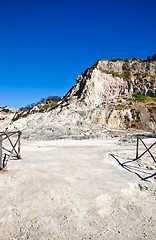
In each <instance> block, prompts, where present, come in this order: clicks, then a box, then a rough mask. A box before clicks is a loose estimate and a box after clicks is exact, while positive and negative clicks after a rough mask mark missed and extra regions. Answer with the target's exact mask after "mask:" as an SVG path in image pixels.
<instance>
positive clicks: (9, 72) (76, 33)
mask: <svg viewBox="0 0 156 240" xmlns="http://www.w3.org/2000/svg"><path fill="white" fill-rule="evenodd" d="M155 12H156V1H155V0H148V1H147V0H131V1H125V0H124V1H123V0H121V1H115V0H109V1H108V0H107V1H105V0H103V1H102V0H96V1H95V0H94V1H92V0H79V1H77V0H66V1H63V0H60V1H59V0H57V1H53V0H0V106H6V105H7V106H9V107H16V108H19V107H23V106H26V105H27V104H31V103H33V102H37V101H39V100H40V99H41V98H43V97H48V96H55V95H58V96H63V95H64V94H65V93H66V92H67V91H68V90H69V89H70V88H71V87H72V86H73V84H74V83H75V79H76V77H77V75H80V74H81V73H82V72H83V71H84V70H85V69H86V68H88V67H89V66H91V65H92V64H94V63H95V62H96V61H97V60H98V59H112V58H133V57H137V58H142V59H146V57H147V56H148V55H152V54H155V53H156V14H155Z"/></svg>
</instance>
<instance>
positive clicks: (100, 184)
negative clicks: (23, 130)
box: [0, 138, 156, 240]
mask: <svg viewBox="0 0 156 240" xmlns="http://www.w3.org/2000/svg"><path fill="white" fill-rule="evenodd" d="M110 154H115V156H121V157H122V158H123V157H125V158H126V157H132V158H133V157H134V156H135V147H134V143H129V144H127V143H122V142H119V141H118V139H111V138H109V139H105V140H84V141H72V140H69V141H68V140H66V141H63V140H62V141H49V142H48V141H46V142H41V141H40V142H39V141H38V142H37V141H36V142H30V141H24V140H23V142H22V157H23V160H18V161H10V162H9V164H8V168H7V171H4V172H1V173H0V240H7V239H31V240H40V239H41V240H42V239H44V240H48V239H50V240H51V239H61V240H66V239H72V240H78V239H102V240H105V239H111V240H118V239H120V240H122V239H124V240H125V239H133V240H134V239H136V240H138V239H148V240H149V239H151V240H154V239H156V227H155V226H156V214H155V209H156V197H155V196H156V195H155V193H154V189H155V184H154V182H153V183H150V182H148V183H147V182H144V181H141V179H140V178H139V177H138V176H137V175H136V174H134V173H131V172H129V171H126V170H125V169H123V168H122V167H121V166H120V165H119V164H118V162H117V161H116V160H115V158H113V157H112V156H110Z"/></svg>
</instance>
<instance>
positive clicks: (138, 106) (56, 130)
mask: <svg viewBox="0 0 156 240" xmlns="http://www.w3.org/2000/svg"><path fill="white" fill-rule="evenodd" d="M155 97H156V61H154V60H153V61H152V60H149V61H141V60H130V59H129V60H126V61H122V60H115V61H113V60H112V61H110V60H99V61H98V62H96V63H95V64H94V65H93V66H92V67H90V68H88V69H87V70H86V71H84V72H83V73H82V75H80V76H78V77H77V78H76V83H75V84H74V86H73V87H72V88H71V89H70V90H69V92H68V93H67V94H66V95H65V96H64V97H63V98H62V99H59V101H58V102H57V103H55V104H54V102H53V103H52V102H49V103H47V102H42V104H41V103H40V104H38V105H36V106H33V107H32V108H29V109H22V110H19V111H18V112H17V113H16V115H15V117H14V118H13V121H12V123H11V125H10V126H9V129H16V128H19V129H21V130H22V131H23V136H25V137H29V138H37V139H56V138H64V137H78V136H79V137H80V138H81V137H82V138H83V137H84V136H87V137H92V136H96V137H98V136H103V135H104V134H105V133H106V131H107V130H112V129H128V128H138V129H143V130H152V131H155V126H156V113H155V112H156V104H155V103H156V98H155Z"/></svg>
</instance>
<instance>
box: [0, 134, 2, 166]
mask: <svg viewBox="0 0 156 240" xmlns="http://www.w3.org/2000/svg"><path fill="white" fill-rule="evenodd" d="M2 169H3V156H2V135H0V170H2Z"/></svg>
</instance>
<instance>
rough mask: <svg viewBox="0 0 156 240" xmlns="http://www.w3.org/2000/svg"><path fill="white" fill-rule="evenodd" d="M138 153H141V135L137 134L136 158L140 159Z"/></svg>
mask: <svg viewBox="0 0 156 240" xmlns="http://www.w3.org/2000/svg"><path fill="white" fill-rule="evenodd" d="M138 155H139V136H137V145H136V159H138Z"/></svg>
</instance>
